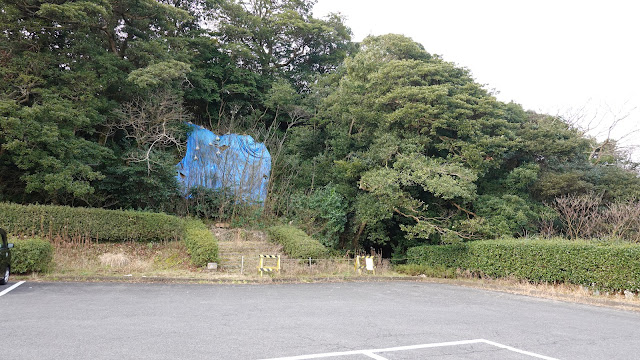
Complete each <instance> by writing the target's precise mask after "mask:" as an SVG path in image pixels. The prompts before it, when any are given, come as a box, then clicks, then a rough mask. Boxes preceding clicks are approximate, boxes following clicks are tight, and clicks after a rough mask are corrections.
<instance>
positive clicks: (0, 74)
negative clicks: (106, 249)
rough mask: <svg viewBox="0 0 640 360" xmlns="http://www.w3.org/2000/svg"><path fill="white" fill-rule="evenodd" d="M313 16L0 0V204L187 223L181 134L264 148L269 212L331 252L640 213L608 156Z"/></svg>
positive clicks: (220, 1) (440, 71)
mask: <svg viewBox="0 0 640 360" xmlns="http://www.w3.org/2000/svg"><path fill="white" fill-rule="evenodd" d="M313 4H314V2H313V1H312V0H273V1H263V0H175V1H156V0H135V1H133V0H100V1H97V0H96V1H94V0H87V1H65V0H46V1H45V0H21V1H17V0H0V79H2V81H0V201H14V202H20V203H34V202H39V203H55V204H69V205H82V206H96V207H107V208H133V209H149V210H164V211H177V212H180V211H183V210H184V209H183V205H181V204H183V203H184V201H183V200H181V196H180V195H179V194H180V192H179V189H178V188H177V184H176V181H175V168H174V165H175V164H176V163H177V161H178V159H179V157H180V155H181V154H180V152H181V151H182V149H183V145H184V140H185V138H186V129H185V126H184V123H185V122H186V121H192V122H194V123H196V124H198V125H202V126H205V127H208V128H210V129H212V130H214V131H217V132H220V133H226V132H240V133H249V134H252V135H254V136H255V137H256V138H257V139H258V140H260V141H265V142H266V144H267V146H268V147H269V150H270V151H271V153H272V156H273V159H274V163H273V173H272V176H271V178H272V183H271V184H270V196H269V199H268V200H267V204H266V207H265V209H266V210H265V213H264V216H279V217H284V218H286V219H287V220H293V221H296V222H297V223H298V224H300V225H301V226H304V227H306V230H308V231H309V232H310V233H312V234H313V235H314V236H316V237H318V238H319V239H321V240H322V241H323V242H324V243H325V244H327V245H330V246H333V247H346V248H354V249H362V248H368V247H369V246H373V247H379V248H384V249H386V251H392V250H395V251H396V252H397V253H402V251H403V250H404V249H406V248H407V247H409V246H411V245H414V244H422V243H440V242H456V241H467V240H473V239H479V238H487V237H495V236H499V235H503V234H510V235H524V234H527V233H532V232H536V231H538V229H539V225H540V221H541V219H547V220H548V219H553V216H554V215H553V210H552V209H551V208H550V207H549V206H548V205H549V204H551V203H552V202H553V201H554V199H556V198H558V197H561V196H566V195H585V194H596V195H597V196H599V197H600V198H601V199H602V201H604V202H605V203H613V202H616V201H622V200H632V199H637V198H638V197H640V181H639V180H638V176H637V172H636V171H635V169H636V164H633V163H628V162H626V163H625V162H623V161H622V157H621V156H620V155H619V154H618V153H617V152H616V148H615V142H613V141H610V140H608V141H607V142H606V143H598V142H597V141H596V140H595V139H592V138H589V137H587V136H585V135H584V134H583V133H581V132H580V131H579V130H577V129H575V128H574V127H572V126H571V125H570V124H569V123H568V122H565V121H563V119H562V118H559V117H553V116H548V115H544V114H536V113H532V112H526V111H524V110H523V109H522V108H521V107H520V106H519V105H517V104H514V103H509V104H505V103H502V102H500V101H497V100H496V98H495V97H494V96H493V95H492V94H491V93H490V92H488V91H487V90H486V89H485V88H483V86H482V85H480V84H478V83H477V82H475V81H474V79H473V78H472V76H471V74H470V72H469V71H468V70H467V69H464V68H461V67H459V66H456V65H455V64H453V63H449V62H446V61H444V60H442V58H440V57H439V56H437V55H433V54H430V53H428V52H427V51H426V50H425V48H424V47H423V46H422V45H420V44H418V43H416V42H414V41H413V40H411V39H409V38H407V37H405V36H402V35H393V34H390V35H384V36H372V37H368V38H366V39H365V40H364V41H362V42H361V43H359V44H355V43H352V42H351V40H350V30H349V28H348V27H347V26H346V25H345V24H344V21H343V19H342V18H341V17H340V16H339V15H330V16H328V17H327V18H324V19H318V18H316V17H314V16H313V14H312V7H313ZM605 148H606V150H607V151H606V152H605V151H604V150H602V149H605ZM594 149H601V150H598V151H595V150H594ZM211 196H214V197H216V196H218V197H219V196H220V194H212V195H211ZM210 200H211V201H210V202H209V203H211V204H218V205H217V206H220V207H221V208H220V210H219V211H213V212H211V213H214V214H218V215H219V216H222V215H223V214H227V210H224V209H223V207H224V206H225V205H221V204H223V203H224V202H223V201H221V200H220V199H210ZM231 203H232V204H235V202H233V201H231ZM181 206H182V207H181ZM234 206H235V205H234ZM225 209H228V207H227V208H225ZM205 212H206V211H205ZM206 213H209V212H206ZM232 214H236V212H235V210H234V211H232Z"/></svg>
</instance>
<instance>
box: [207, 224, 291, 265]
mask: <svg viewBox="0 0 640 360" xmlns="http://www.w3.org/2000/svg"><path fill="white" fill-rule="evenodd" d="M211 232H212V233H213V235H214V236H215V237H216V238H217V239H218V254H219V258H220V263H219V264H218V271H221V272H226V273H232V274H241V273H242V274H254V273H257V271H258V264H259V261H260V257H259V255H281V258H284V256H283V252H282V246H280V245H278V244H273V243H270V242H268V241H267V234H266V233H264V232H262V231H257V230H245V229H226V228H218V227H213V228H212V229H211ZM272 262H275V261H274V260H271V261H270V262H269V264H268V265H271V263H272Z"/></svg>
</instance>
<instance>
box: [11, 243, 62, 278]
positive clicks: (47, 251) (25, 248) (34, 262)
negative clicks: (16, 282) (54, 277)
mask: <svg viewBox="0 0 640 360" xmlns="http://www.w3.org/2000/svg"><path fill="white" fill-rule="evenodd" d="M10 242H12V243H13V244H14V247H13V249H11V272H12V273H14V274H24V273H28V272H40V271H47V270H49V268H50V266H51V261H52V260H53V245H51V243H50V242H49V241H47V240H44V239H41V238H29V239H16V238H13V239H11V241H10Z"/></svg>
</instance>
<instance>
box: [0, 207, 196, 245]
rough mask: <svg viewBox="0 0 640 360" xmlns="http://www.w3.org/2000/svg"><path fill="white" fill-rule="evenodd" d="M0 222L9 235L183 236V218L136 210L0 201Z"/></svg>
mask: <svg viewBox="0 0 640 360" xmlns="http://www.w3.org/2000/svg"><path fill="white" fill-rule="evenodd" d="M0 224H2V227H3V228H5V229H6V230H7V232H9V233H12V234H21V235H27V236H36V235H38V236H42V237H48V236H51V235H53V236H55V235H59V236H62V237H73V236H84V237H90V238H91V239H94V240H96V239H98V240H106V241H127V240H133V241H160V240H168V239H175V240H178V239H182V238H183V236H184V224H183V220H182V219H180V218H178V217H175V216H171V215H166V214H158V213H147V212H139V211H121V210H104V209H89V208H72V207H68V206H51V205H19V204H10V203H0Z"/></svg>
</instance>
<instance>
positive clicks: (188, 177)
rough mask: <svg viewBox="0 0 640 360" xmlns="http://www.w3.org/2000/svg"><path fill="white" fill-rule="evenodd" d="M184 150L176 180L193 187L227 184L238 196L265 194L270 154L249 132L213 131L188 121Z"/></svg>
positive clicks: (247, 197)
mask: <svg viewBox="0 0 640 360" xmlns="http://www.w3.org/2000/svg"><path fill="white" fill-rule="evenodd" d="M189 127H190V128H191V130H192V132H191V134H190V135H189V138H188V139H187V153H186V155H185V157H184V158H183V159H182V160H181V161H180V162H179V163H178V165H177V169H178V175H177V176H178V182H179V183H181V184H182V185H183V187H184V189H185V190H186V191H188V190H189V189H190V188H193V187H206V188H210V189H222V188H227V189H229V190H231V191H232V192H233V193H234V194H235V196H236V198H237V199H242V200H245V201H250V202H264V200H265V198H266V197H267V185H268V183H269V172H270V171H271V155H270V154H269V151H268V150H267V148H266V147H265V146H264V144H262V143H256V142H255V140H254V139H253V138H252V137H251V136H249V135H237V134H230V135H216V134H214V133H213V132H211V131H209V130H207V129H205V128H203V127H200V126H196V125H193V124H189Z"/></svg>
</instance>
